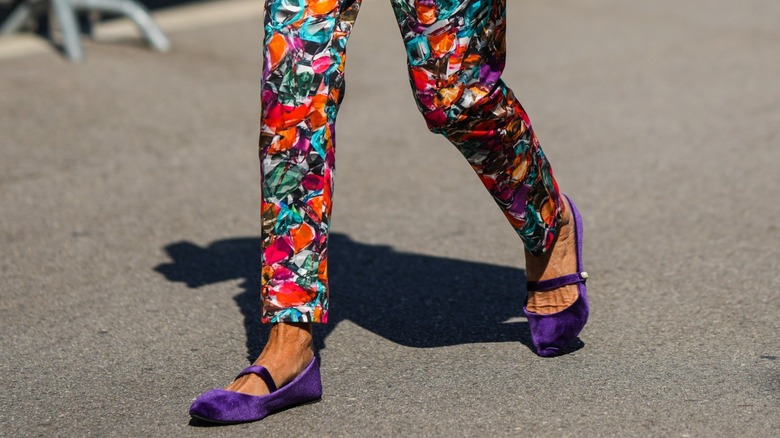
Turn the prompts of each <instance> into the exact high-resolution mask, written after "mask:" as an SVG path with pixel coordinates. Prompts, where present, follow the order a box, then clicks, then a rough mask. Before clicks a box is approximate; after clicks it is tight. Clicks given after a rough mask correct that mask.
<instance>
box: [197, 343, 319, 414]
mask: <svg viewBox="0 0 780 438" xmlns="http://www.w3.org/2000/svg"><path fill="white" fill-rule="evenodd" d="M246 374H257V375H258V376H260V378H261V379H263V381H264V382H265V384H266V385H268V389H269V390H270V391H271V393H270V394H267V395H261V396H256V395H249V394H242V393H240V392H235V391H228V390H226V389H221V388H217V389H212V390H211V391H208V392H206V393H205V394H203V395H201V396H200V397H198V398H197V399H195V401H194V402H192V406H190V415H191V416H192V417H193V418H197V419H199V420H204V421H209V422H211V423H221V424H233V423H247V422H250V421H257V420H262V419H263V418H265V417H267V416H269V415H271V414H273V413H274V412H278V411H282V410H284V409H287V408H291V407H294V406H298V405H301V404H304V403H308V402H312V401H315V400H319V399H320V398H321V397H322V383H321V379H320V362H319V360H318V359H317V357H316V356H315V357H314V359H312V361H311V363H310V364H309V365H308V366H307V367H306V369H305V370H303V371H302V372H301V373H300V374H299V375H298V377H296V378H295V379H293V380H292V381H291V382H290V383H288V384H286V385H284V386H282V387H281V388H279V389H277V388H276V385H275V384H274V380H273V379H272V378H271V374H270V373H269V372H268V370H266V369H265V368H264V367H262V366H259V365H254V366H251V367H249V368H247V369H245V370H244V371H241V373H240V374H239V375H238V376H237V377H236V378H238V377H241V376H243V375H246Z"/></svg>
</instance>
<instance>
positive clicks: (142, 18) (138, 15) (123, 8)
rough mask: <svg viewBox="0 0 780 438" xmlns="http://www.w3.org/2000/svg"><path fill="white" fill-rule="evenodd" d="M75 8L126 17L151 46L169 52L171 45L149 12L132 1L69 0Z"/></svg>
mask: <svg viewBox="0 0 780 438" xmlns="http://www.w3.org/2000/svg"><path fill="white" fill-rule="evenodd" d="M67 1H68V2H69V3H70V4H71V5H73V7H75V8H78V9H89V10H94V11H102V12H111V13H115V14H120V15H124V16H126V17H127V18H129V19H130V20H132V21H133V23H135V25H136V26H138V29H139V30H140V31H141V33H142V34H143V36H144V38H145V39H146V41H148V42H149V45H151V46H152V47H154V48H155V49H156V50H158V51H160V52H167V51H168V50H169V49H170V48H171V43H170V41H169V40H168V37H166V36H165V34H164V33H163V31H162V30H161V29H160V28H159V27H158V26H157V24H155V23H154V21H153V20H152V17H151V16H150V15H149V12H147V10H146V9H145V8H144V7H143V6H141V5H140V4H138V3H136V2H135V1H132V0H67Z"/></svg>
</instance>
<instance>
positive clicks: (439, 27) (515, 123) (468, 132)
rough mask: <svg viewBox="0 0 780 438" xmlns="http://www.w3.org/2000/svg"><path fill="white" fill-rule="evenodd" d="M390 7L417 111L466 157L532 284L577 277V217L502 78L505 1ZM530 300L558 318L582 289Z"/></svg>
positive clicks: (398, 0)
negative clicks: (508, 228) (522, 253)
mask: <svg viewBox="0 0 780 438" xmlns="http://www.w3.org/2000/svg"><path fill="white" fill-rule="evenodd" d="M392 1H393V7H394V10H395V14H396V18H397V20H398V24H399V27H400V29H401V33H402V35H403V38H404V42H405V44H406V49H407V57H408V63H409V73H410V77H411V82H412V89H413V91H414V95H415V100H416V102H417V106H418V108H419V109H420V111H421V112H422V113H423V116H424V117H425V120H426V122H427V124H428V127H429V128H430V129H431V131H433V132H436V133H440V134H443V135H444V136H445V137H447V139H449V140H450V141H451V142H452V143H453V144H454V145H455V146H456V147H457V148H458V150H460V152H461V153H462V154H463V156H464V157H465V158H466V159H467V160H468V162H469V164H471V166H472V168H473V169H474V171H475V172H476V173H477V175H478V176H479V178H480V180H481V181H482V183H483V184H484V185H485V187H486V188H487V189H488V191H489V192H490V194H491V195H492V196H493V199H495V201H496V203H498V205H499V207H501V210H502V211H503V213H504V215H505V216H506V218H507V219H508V220H509V222H510V224H511V225H512V226H513V227H514V229H515V231H516V232H517V234H518V235H519V236H520V238H521V239H522V241H523V243H524V245H525V249H526V261H527V273H528V278H529V280H532V281H536V280H540V279H546V278H551V277H556V276H559V275H561V272H558V271H563V272H564V273H569V272H573V271H571V269H574V268H575V267H576V266H574V265H575V260H574V257H573V251H571V249H573V248H569V246H572V245H573V240H572V239H570V237H569V235H570V234H571V232H570V226H569V221H570V218H571V214H570V212H569V211H567V210H568V209H566V204H565V201H564V199H563V197H562V196H561V195H560V193H559V191H558V186H557V184H556V182H555V178H553V174H552V169H551V168H550V164H549V162H548V161H547V158H546V157H545V155H544V153H543V152H542V149H541V147H540V145H539V141H538V140H537V138H536V135H535V134H534V131H533V128H532V127H531V123H530V120H529V118H528V115H527V114H526V112H525V110H524V109H523V107H522V106H521V105H520V102H518V101H517V99H516V98H515V96H514V94H513V93H512V91H511V90H510V89H509V88H508V87H507V86H506V85H505V84H504V82H503V81H502V80H501V79H500V76H501V74H502V72H503V68H504V64H505V54H506V35H505V29H506V7H505V6H506V4H505V3H506V0H460V1H452V0H392ZM556 242H557V243H558V244H556ZM562 243H563V245H561V244H562ZM566 271H568V272H566ZM531 295H536V294H529V303H528V306H529V308H532V309H535V310H536V311H540V312H555V311H558V310H560V309H561V308H565V307H566V306H568V305H569V304H571V303H572V302H574V300H576V297H577V290H576V287H563V288H561V290H555V291H551V292H546V293H545V294H543V295H544V297H543V298H544V299H543V300H542V301H543V302H538V303H537V301H539V299H540V298H539V297H536V296H531ZM537 304H539V305H538V306H537Z"/></svg>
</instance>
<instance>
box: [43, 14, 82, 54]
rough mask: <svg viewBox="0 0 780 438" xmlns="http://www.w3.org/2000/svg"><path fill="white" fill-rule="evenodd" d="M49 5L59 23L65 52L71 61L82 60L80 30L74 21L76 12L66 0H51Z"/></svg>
mask: <svg viewBox="0 0 780 438" xmlns="http://www.w3.org/2000/svg"><path fill="white" fill-rule="evenodd" d="M51 5H52V8H54V14H55V15H56V16H57V21H58V22H59V23H60V31H61V32H62V45H63V47H64V48H65V54H66V55H67V56H68V58H69V59H70V60H71V61H73V62H80V61H82V60H83V59H84V49H83V48H82V47H81V32H80V30H79V25H78V22H77V21H76V12H75V11H74V10H73V7H72V5H71V4H70V3H69V1H68V0H51Z"/></svg>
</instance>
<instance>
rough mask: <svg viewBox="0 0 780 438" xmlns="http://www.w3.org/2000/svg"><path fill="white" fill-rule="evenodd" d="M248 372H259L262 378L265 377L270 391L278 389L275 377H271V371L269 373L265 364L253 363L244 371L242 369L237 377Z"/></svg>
mask: <svg viewBox="0 0 780 438" xmlns="http://www.w3.org/2000/svg"><path fill="white" fill-rule="evenodd" d="M247 374H257V375H258V376H260V378H261V379H263V382H265V384H266V386H268V391H270V392H274V391H276V383H274V379H273V378H272V377H271V373H269V372H268V370H267V369H265V367H264V366H262V365H252V366H251V367H248V368H246V369H245V370H244V371H241V372H240V373H239V374H238V376H236V379H238V378H239V377H241V376H245V375H247Z"/></svg>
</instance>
